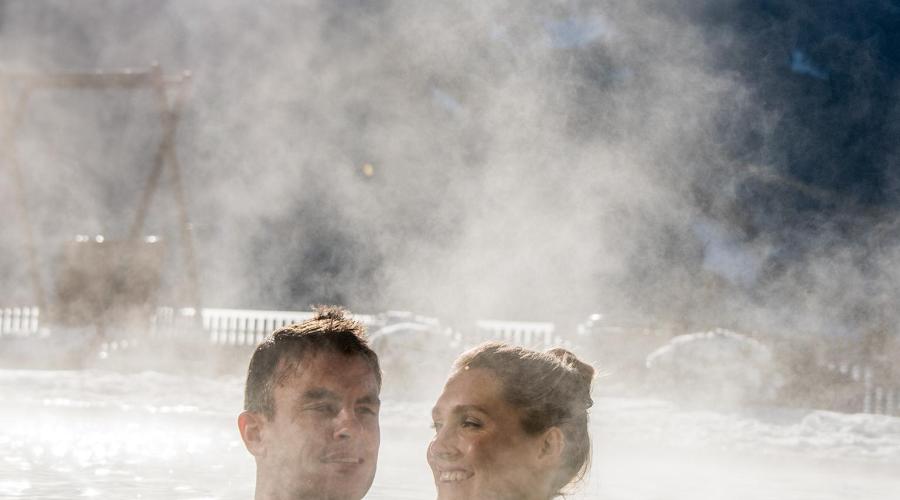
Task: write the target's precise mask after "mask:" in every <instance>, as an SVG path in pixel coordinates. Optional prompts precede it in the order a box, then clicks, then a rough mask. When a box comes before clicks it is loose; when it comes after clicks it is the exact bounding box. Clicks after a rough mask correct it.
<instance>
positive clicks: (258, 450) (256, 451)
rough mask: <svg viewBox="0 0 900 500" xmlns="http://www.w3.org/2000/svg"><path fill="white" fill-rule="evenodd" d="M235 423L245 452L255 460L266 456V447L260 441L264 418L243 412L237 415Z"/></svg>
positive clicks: (254, 413) (250, 412) (249, 412)
mask: <svg viewBox="0 0 900 500" xmlns="http://www.w3.org/2000/svg"><path fill="white" fill-rule="evenodd" d="M237 423H238V430H239V431H241V439H243V440H244V446H246V447H247V451H249V452H250V453H251V454H252V455H253V456H254V457H257V458H260V457H264V456H266V446H265V444H264V443H263V440H262V430H263V427H264V426H265V424H266V417H265V416H263V415H261V414H259V413H256V412H252V411H243V412H241V414H240V415H238V421H237Z"/></svg>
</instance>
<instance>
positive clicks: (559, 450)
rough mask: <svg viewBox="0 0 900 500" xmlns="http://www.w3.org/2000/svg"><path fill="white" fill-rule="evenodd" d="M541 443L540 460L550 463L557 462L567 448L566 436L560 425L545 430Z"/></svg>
mask: <svg viewBox="0 0 900 500" xmlns="http://www.w3.org/2000/svg"><path fill="white" fill-rule="evenodd" d="M540 445H541V449H540V454H539V456H538V458H539V460H540V461H541V462H543V463H545V464H548V465H551V464H557V463H559V461H561V460H562V454H563V450H565V448H566V436H565V435H564V434H563V432H562V431H561V430H560V429H559V427H556V426H553V427H551V428H549V429H547V430H546V431H544V434H543V435H542V436H541V443H540Z"/></svg>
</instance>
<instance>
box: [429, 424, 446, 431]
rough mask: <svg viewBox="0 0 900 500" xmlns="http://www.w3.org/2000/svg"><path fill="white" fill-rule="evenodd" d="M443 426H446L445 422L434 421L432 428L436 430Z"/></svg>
mask: <svg viewBox="0 0 900 500" xmlns="http://www.w3.org/2000/svg"><path fill="white" fill-rule="evenodd" d="M443 426H444V424H443V423H441V422H432V423H431V428H432V429H434V431H435V432H437V431H439V430H441V427H443Z"/></svg>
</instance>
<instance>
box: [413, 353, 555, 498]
mask: <svg viewBox="0 0 900 500" xmlns="http://www.w3.org/2000/svg"><path fill="white" fill-rule="evenodd" d="M432 419H433V421H434V429H435V434H434V439H432V440H431V444H429V446H428V464H429V465H430V466H431V471H432V473H433V474H434V483H435V485H436V486H437V492H438V500H455V499H465V500H501V499H527V498H541V494H542V493H546V492H543V491H541V490H542V488H541V487H540V485H541V481H540V478H541V477H543V476H544V474H542V473H541V472H542V471H541V470H540V467H539V462H538V456H539V455H540V447H541V444H540V443H541V439H540V437H537V436H535V437H532V436H528V435H526V434H525V431H524V430H523V429H522V425H521V423H520V422H521V420H520V412H519V410H518V409H516V408H514V407H513V406H511V405H509V404H508V403H506V401H504V399H503V397H502V387H501V383H500V381H499V380H498V379H497V377H496V376H494V374H493V373H492V372H491V371H490V370H486V369H481V368H476V369H471V370H468V369H466V370H460V371H458V372H456V373H455V374H454V375H453V376H452V377H450V380H448V381H447V384H446V385H445V386H444V391H443V392H442V393H441V396H440V398H438V401H437V404H435V406H434V409H433V410H432ZM545 496H546V495H545Z"/></svg>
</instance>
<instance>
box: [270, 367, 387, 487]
mask: <svg viewBox="0 0 900 500" xmlns="http://www.w3.org/2000/svg"><path fill="white" fill-rule="evenodd" d="M287 369H288V370H289V372H287V373H285V372H279V373H278V374H276V386H275V388H274V391H273V393H274V400H275V416H274V418H272V419H271V420H269V421H267V422H266V423H265V424H264V425H263V427H262V431H261V436H260V437H261V440H262V444H263V445H264V449H265V453H264V456H262V457H257V458H258V467H260V468H265V471H266V473H267V474H272V476H271V477H270V481H271V483H273V484H278V485H280V488H281V490H282V492H283V494H284V498H304V499H306V498H309V499H323V500H325V499H327V500H358V499H360V498H362V497H363V496H364V495H365V494H366V492H367V491H368V490H369V486H371V485H372V479H373V478H374V477H375V464H376V461H377V458H378V445H379V440H380V431H379V427H378V411H379V400H378V392H379V391H378V383H377V382H376V379H375V374H374V373H373V371H372V368H371V367H370V366H369V364H368V363H366V361H365V360H364V359H363V358H362V357H360V356H357V355H351V356H345V355H342V354H338V353H331V352H320V353H315V354H311V355H306V356H304V358H303V359H302V360H301V361H300V363H299V364H297V365H296V368H294V369H292V368H291V367H290V366H288V367H287ZM282 373H285V374H284V376H281V374H282ZM278 379H280V380H278ZM279 382H280V383H279Z"/></svg>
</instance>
